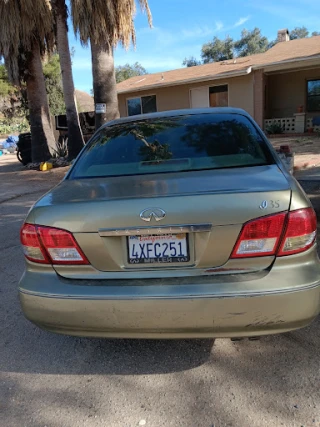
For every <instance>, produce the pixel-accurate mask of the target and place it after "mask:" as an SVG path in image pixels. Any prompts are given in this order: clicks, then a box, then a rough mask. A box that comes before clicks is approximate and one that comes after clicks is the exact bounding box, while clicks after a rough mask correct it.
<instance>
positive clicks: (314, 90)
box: [307, 80, 320, 111]
mask: <svg viewBox="0 0 320 427" xmlns="http://www.w3.org/2000/svg"><path fill="white" fill-rule="evenodd" d="M307 110H308V111H320V80H309V81H308V82H307Z"/></svg>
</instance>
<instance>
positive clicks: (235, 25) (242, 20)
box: [233, 16, 250, 28]
mask: <svg viewBox="0 0 320 427" xmlns="http://www.w3.org/2000/svg"><path fill="white" fill-rule="evenodd" d="M249 19H250V16H245V17H243V18H240V19H238V21H237V22H236V23H235V24H234V26H233V27H234V28H236V27H240V26H241V25H243V24H244V23H246V22H247V21H249Z"/></svg>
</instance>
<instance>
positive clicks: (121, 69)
mask: <svg viewBox="0 0 320 427" xmlns="http://www.w3.org/2000/svg"><path fill="white" fill-rule="evenodd" d="M115 73H116V82H117V83H120V82H123V81H124V80H128V79H130V78H131V77H135V76H143V75H144V74H147V70H146V69H145V68H144V67H143V66H142V65H141V64H139V62H135V63H134V64H133V65H130V64H125V65H118V67H116V68H115Z"/></svg>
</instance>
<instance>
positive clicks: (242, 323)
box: [20, 272, 320, 338]
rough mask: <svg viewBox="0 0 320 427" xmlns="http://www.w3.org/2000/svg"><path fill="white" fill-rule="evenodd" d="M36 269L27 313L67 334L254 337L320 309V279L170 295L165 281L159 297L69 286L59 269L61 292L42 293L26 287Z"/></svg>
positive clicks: (24, 295) (286, 327) (305, 320)
mask: <svg viewBox="0 0 320 427" xmlns="http://www.w3.org/2000/svg"><path fill="white" fill-rule="evenodd" d="M32 274H34V273H28V272H27V273H26V274H25V275H24V277H23V278H22V281H21V283H20V301H21V305H22V310H23V312H24V314H25V316H26V317H27V318H28V319H29V320H30V321H32V322H33V323H35V324H37V325H38V326H40V327H41V328H43V329H46V330H49V331H52V332H57V333H62V334H67V335H77V336H91V337H114V338H200V337H203V338H204V337H246V336H248V337H249V336H254V335H265V334H274V333H280V332H287V331H290V330H294V329H298V328H302V327H304V326H306V325H308V324H309V323H310V322H311V321H312V320H313V319H314V318H315V317H316V316H317V315H318V314H319V311H320V285H319V283H316V284H312V285H308V286H304V287H299V289H285V290H278V291H272V292H255V293H253V292H247V293H245V292H241V294H238V295H236V294H234V295H231V294H228V295H223V293H219V294H214V293H212V294H211V295H209V294H208V293H207V294H206V295H204V293H203V294H202V295H199V294H196V293H195V292H194V293H193V295H192V292H185V287H184V286H182V287H181V292H180V295H179V296H178V295H177V292H176V291H175V294H174V295H173V294H172V293H171V294H170V286H167V285H166V284H164V285H163V288H165V289H166V291H167V294H166V295H165V292H164V290H163V289H162V292H161V294H160V293H159V294H158V296H157V295H156V294H152V295H151V293H150V291H149V290H148V289H146V287H144V289H142V287H140V288H139V287H138V286H131V287H129V286H127V289H126V292H122V293H121V295H120V292H119V290H118V293H115V292H114V288H115V287H114V286H93V285H94V281H92V286H88V285H86V286H74V285H72V284H69V285H68V284H65V281H64V280H61V278H59V276H57V275H56V274H55V273H54V275H53V276H52V275H48V276H50V277H51V279H50V280H52V281H54V282H55V283H53V285H54V284H55V285H56V289H57V292H56V293H55V294H48V293H46V294H45V293H42V294H41V293H39V292H35V291H34V290H30V289H27V288H28V286H27V284H28V281H30V280H31V281H32V280H34V279H35V277H32ZM30 275H31V276H30ZM268 276H269V275H268ZM42 279H45V278H44V277H43V278H42ZM47 280H49V277H47ZM261 280H263V279H261ZM61 281H62V283H61ZM177 286H178V287H179V285H177ZM190 286H192V285H190ZM197 287H198V285H197ZM242 287H243V288H244V289H245V288H246V287H247V288H248V287H249V283H245V282H244V283H243V282H242ZM250 287H252V282H250ZM150 288H152V285H151V286H150ZM62 289H63V292H62ZM189 289H191V288H189Z"/></svg>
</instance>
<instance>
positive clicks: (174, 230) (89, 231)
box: [19, 108, 320, 338]
mask: <svg viewBox="0 0 320 427" xmlns="http://www.w3.org/2000/svg"><path fill="white" fill-rule="evenodd" d="M316 229H317V220H316V216H315V213H314V210H313V209H312V207H311V204H310V202H309V200H308V199H307V197H306V195H305V194H304V192H303V191H302V189H301V188H300V186H299V185H298V184H297V182H296V181H295V179H294V178H293V177H292V176H291V175H290V174H289V173H288V172H287V170H286V168H285V166H284V165H283V163H282V161H281V160H280V159H279V158H278V156H277V154H276V153H275V152H274V151H273V149H272V147H271V145H270V144H269V142H268V140H267V139H266V137H265V136H264V134H263V133H262V132H261V130H260V129H259V128H258V126H257V125H256V124H255V123H254V121H253V120H252V119H251V118H250V116H249V115H248V114H247V113H245V112H244V111H242V110H236V109H230V108H224V109H205V110H183V111H171V112H165V113H155V114H149V115H145V116H132V117H129V118H123V119H118V120H115V121H112V122H110V123H108V124H106V125H105V126H103V127H102V128H101V129H99V130H98V131H97V132H96V134H95V135H94V136H93V137H92V139H91V140H90V141H89V143H88V144H87V145H86V146H85V147H84V149H83V151H82V152H81V153H80V155H79V156H78V158H77V160H76V162H75V163H74V165H73V166H72V168H71V169H70V171H69V173H68V174H67V176H66V177H65V179H64V180H63V181H62V182H61V183H60V184H59V185H58V186H57V187H55V188H54V189H53V190H51V191H50V192H49V193H47V194H46V195H45V196H44V197H43V198H42V199H40V200H39V201H38V202H37V203H36V204H35V206H34V207H33V208H32V210H31V211H30V213H29V214H28V217H27V218H26V221H25V223H24V225H23V227H22V229H21V243H22V245H23V250H24V254H25V258H26V271H25V273H24V275H23V277H22V279H21V281H20V286H19V293H20V300H21V305H22V310H23V312H24V314H25V316H26V317H27V318H28V319H29V320H31V321H32V322H34V323H35V324H36V325H38V326H40V327H41V328H44V329H47V330H49V331H52V332H58V333H63V334H69V335H78V336H96V337H119V338H120V337H129V338H186V337H188V338H192V337H195V338H199V337H246V336H247V337H248V336H254V335H263V334H273V333H280V332H286V331H290V330H293V329H296V328H301V327H303V326H306V325H308V324H309V323H310V322H311V321H312V320H313V319H314V318H315V317H316V316H317V315H318V313H319V311H320V285H319V282H320V268H319V265H320V264H319V260H318V256H317V250H316Z"/></svg>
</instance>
